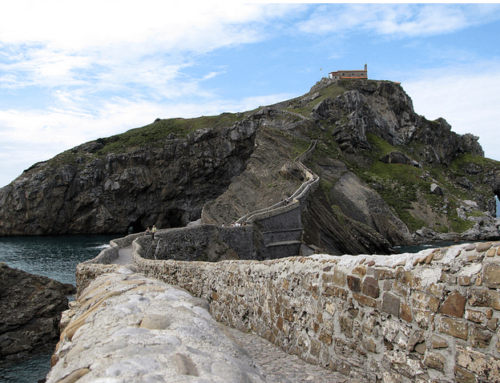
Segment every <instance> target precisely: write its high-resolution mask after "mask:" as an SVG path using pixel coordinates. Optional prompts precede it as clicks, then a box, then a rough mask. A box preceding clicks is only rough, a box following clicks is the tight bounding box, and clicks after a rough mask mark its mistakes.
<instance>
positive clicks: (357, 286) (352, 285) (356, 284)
mask: <svg viewBox="0 0 500 383" xmlns="http://www.w3.org/2000/svg"><path fill="white" fill-rule="evenodd" d="M347 286H348V287H349V289H350V290H351V291H354V292H355V293H359V292H361V279H359V278H358V277H355V276H354V275H348V276H347Z"/></svg>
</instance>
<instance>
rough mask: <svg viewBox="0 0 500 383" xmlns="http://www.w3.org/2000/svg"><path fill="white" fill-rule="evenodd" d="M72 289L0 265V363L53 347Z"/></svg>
mask: <svg viewBox="0 0 500 383" xmlns="http://www.w3.org/2000/svg"><path fill="white" fill-rule="evenodd" d="M71 288H72V290H71V289H69V287H68V286H66V285H63V284H62V283H60V282H58V281H55V280H52V279H49V278H47V277H44V276H40V275H34V274H29V273H26V272H24V271H21V270H17V269H13V268H10V267H9V266H7V265H6V264H5V263H0V364H1V363H3V362H6V361H7V362H10V361H17V360H20V359H23V358H25V357H28V356H29V355H31V354H33V353H38V352H39V351H40V350H47V349H51V348H52V347H54V345H55V343H56V342H57V338H58V337H59V328H58V323H59V320H60V319H61V312H62V311H63V310H66V309H67V308H68V298H66V294H71V293H72V291H73V292H74V287H72V286H71ZM68 289H69V290H68Z"/></svg>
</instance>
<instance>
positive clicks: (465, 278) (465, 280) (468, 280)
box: [458, 275, 472, 286]
mask: <svg viewBox="0 0 500 383" xmlns="http://www.w3.org/2000/svg"><path fill="white" fill-rule="evenodd" d="M458 284H459V285H460V286H470V285H471V284H472V277H471V276H470V275H459V276H458Z"/></svg>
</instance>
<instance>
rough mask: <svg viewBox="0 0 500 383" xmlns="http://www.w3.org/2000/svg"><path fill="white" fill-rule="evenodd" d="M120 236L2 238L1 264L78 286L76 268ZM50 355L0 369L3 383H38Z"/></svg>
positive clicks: (47, 366) (46, 370)
mask: <svg viewBox="0 0 500 383" xmlns="http://www.w3.org/2000/svg"><path fill="white" fill-rule="evenodd" d="M117 237H119V235H118V236H117V235H113V236H109V235H91V236H54V237H0V262H4V263H6V264H7V265H8V266H9V267H12V268H16V269H19V270H23V271H26V272H28V273H32V274H38V275H44V276H46V277H49V278H52V279H56V280H58V281H59V282H62V283H71V284H72V285H75V284H76V277H75V271H76V265H77V264H78V263H81V262H83V261H86V260H88V259H92V258H95V257H96V256H97V255H98V254H99V253H100V252H101V251H102V250H103V249H105V248H106V247H109V241H110V240H112V239H114V238H117ZM50 356H51V353H44V354H41V355H38V356H36V357H33V358H31V359H29V360H27V361H25V362H22V363H17V364H11V365H9V366H8V367H0V383H37V382H38V381H39V380H41V379H44V378H45V376H46V375H47V374H48V373H49V371H50Z"/></svg>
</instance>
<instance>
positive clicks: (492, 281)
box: [483, 263, 500, 289]
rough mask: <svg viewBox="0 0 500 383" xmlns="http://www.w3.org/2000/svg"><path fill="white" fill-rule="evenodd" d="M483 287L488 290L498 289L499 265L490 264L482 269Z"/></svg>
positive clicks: (499, 280)
mask: <svg viewBox="0 0 500 383" xmlns="http://www.w3.org/2000/svg"><path fill="white" fill-rule="evenodd" d="M483 282H484V285H485V286H486V287H488V288H490V289H496V288H498V287H500V265H497V264H495V263H490V264H489V265H486V266H484V268H483Z"/></svg>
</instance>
